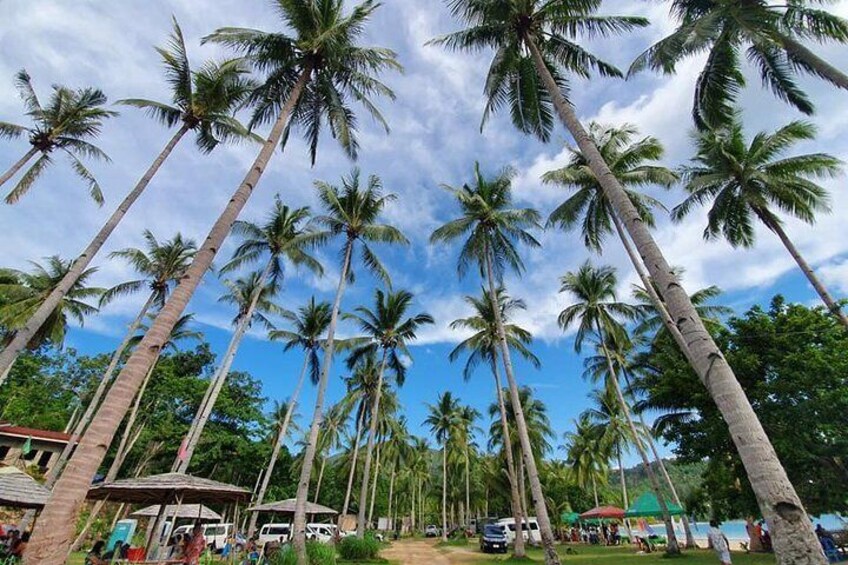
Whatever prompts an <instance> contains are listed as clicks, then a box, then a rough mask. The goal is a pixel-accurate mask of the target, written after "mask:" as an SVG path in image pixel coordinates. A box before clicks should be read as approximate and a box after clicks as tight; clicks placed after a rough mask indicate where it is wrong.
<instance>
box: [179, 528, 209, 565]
mask: <svg viewBox="0 0 848 565" xmlns="http://www.w3.org/2000/svg"><path fill="white" fill-rule="evenodd" d="M205 549H206V538H204V537H203V525H202V524H200V522H198V523H197V524H195V525H194V529H193V530H192V531H191V541H190V542H188V544H186V546H185V552H184V557H183V563H184V564H185V565H198V563H199V562H200V556H201V555H202V554H203V551H204V550H205Z"/></svg>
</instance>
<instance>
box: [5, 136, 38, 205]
mask: <svg viewBox="0 0 848 565" xmlns="http://www.w3.org/2000/svg"><path fill="white" fill-rule="evenodd" d="M36 153H38V148H37V147H32V148H31V149H30V150H29V151H27V152H26V153H24V156H23V157H21V158H20V159H18V160H17V161H16V162H15V163H13V164H12V166H11V167H9V170H8V171H6V172H5V173H3V175H2V176H0V186H3V185H4V184H6V181H8V180H9V179H10V178H12V177H13V176H15V174H16V173H17V172H18V171H20V170H21V168H22V167H23V166H24V165H26V164H27V162H29V160H30V159H32V158H33V157H35V154H36ZM7 198H8V197H7ZM6 204H11V202H9V201H8V200H6Z"/></svg>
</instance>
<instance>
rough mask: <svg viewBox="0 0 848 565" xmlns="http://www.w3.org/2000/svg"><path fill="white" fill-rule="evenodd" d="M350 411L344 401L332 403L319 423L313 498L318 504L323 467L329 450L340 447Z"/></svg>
mask: <svg viewBox="0 0 848 565" xmlns="http://www.w3.org/2000/svg"><path fill="white" fill-rule="evenodd" d="M349 415H350V413H349V412H348V411H347V409H346V407H345V405H344V403H339V404H334V405H333V406H331V407H330V408H329V409H328V410H327V416H326V417H325V418H324V421H323V422H322V425H321V434H320V435H319V436H318V453H319V455H320V457H321V469H320V470H319V472H318V482H317V483H316V485H315V499H314V500H313V502H315V504H318V496H319V495H320V494H321V482H322V481H323V479H324V469H325V467H326V466H327V459H329V457H330V452H332V451H333V450H335V449H340V448H341V446H342V438H343V437H344V435H345V432H346V430H347V418H348V416H349Z"/></svg>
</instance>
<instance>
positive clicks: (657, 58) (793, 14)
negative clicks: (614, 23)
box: [630, 0, 848, 126]
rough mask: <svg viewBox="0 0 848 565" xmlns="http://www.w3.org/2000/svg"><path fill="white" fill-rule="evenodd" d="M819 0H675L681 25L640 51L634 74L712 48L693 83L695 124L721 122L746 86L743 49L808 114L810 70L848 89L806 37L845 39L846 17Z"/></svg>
mask: <svg viewBox="0 0 848 565" xmlns="http://www.w3.org/2000/svg"><path fill="white" fill-rule="evenodd" d="M820 3H821V2H817V1H815V0H812V1H810V0H793V1H791V2H785V3H781V4H775V3H771V2H765V1H756V2H745V3H739V2H727V1H724V0H707V1H703V0H674V1H673V2H672V7H671V14H672V16H673V17H674V18H675V19H676V20H677V22H678V26H677V28H676V29H675V30H674V31H673V32H672V33H671V34H670V35H669V36H668V37H665V38H663V39H662V40H660V41H658V42H657V43H656V44H654V45H652V46H651V47H650V48H649V49H648V50H647V51H645V52H644V53H642V54H641V55H640V56H639V57H638V58H637V59H636V61H635V62H634V63H633V65H632V66H631V68H630V73H634V72H637V71H639V70H642V69H644V68H646V67H648V68H650V69H652V70H655V71H661V72H663V73H666V74H672V73H674V71H675V69H676V68H677V65H678V64H679V63H680V62H681V61H683V60H684V59H688V58H689V57H690V56H692V55H697V54H700V53H705V52H706V53H709V55H708V56H707V61H706V64H705V65H704V68H703V70H702V71H701V74H700V75H699V76H698V81H697V83H696V85H695V100H694V106H693V111H692V113H693V115H694V117H695V120H696V122H697V123H698V124H700V125H701V126H702V125H705V124H713V125H715V124H718V123H721V122H722V121H723V120H724V119H725V118H726V117H727V116H730V115H731V114H732V111H733V106H734V102H735V101H736V98H737V96H738V93H739V91H740V90H741V89H742V88H743V87H744V86H745V75H744V74H743V72H742V69H741V61H740V55H741V50H742V49H745V58H746V59H747V60H748V61H749V62H750V63H751V64H752V65H753V66H754V67H755V68H756V70H758V71H759V73H760V77H761V78H762V81H763V85H764V86H767V87H768V88H769V89H771V91H772V92H773V93H774V95H775V96H777V97H778V98H780V99H781V100H783V101H785V102H787V103H789V104H791V105H792V106H794V107H795V108H796V109H798V110H800V111H801V112H803V113H805V114H812V113H813V110H814V107H813V103H812V102H811V101H810V99H809V98H808V97H807V94H806V93H805V92H804V90H803V89H802V88H801V86H800V85H799V84H798V82H797V79H798V78H799V75H802V74H809V75H813V76H815V77H817V78H820V79H823V80H826V81H827V82H829V83H831V84H834V85H836V86H838V87H839V88H843V89H848V75H846V74H845V73H844V72H842V71H840V70H838V69H837V68H836V67H834V66H833V65H831V64H830V63H828V62H827V61H825V60H823V59H822V58H821V57H819V56H818V55H816V54H815V53H814V52H813V51H812V50H811V49H810V48H809V47H807V46H806V45H805V44H806V43H808V42H809V41H811V40H812V41H815V42H818V43H826V42H831V41H835V42H838V43H848V21H846V20H845V19H843V18H840V17H838V16H836V15H834V14H830V13H828V12H827V11H825V10H821V9H818V8H814V7H813V6H812V5H813V4H820Z"/></svg>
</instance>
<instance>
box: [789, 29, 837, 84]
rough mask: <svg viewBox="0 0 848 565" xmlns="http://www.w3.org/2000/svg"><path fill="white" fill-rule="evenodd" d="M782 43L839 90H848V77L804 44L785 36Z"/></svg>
mask: <svg viewBox="0 0 848 565" xmlns="http://www.w3.org/2000/svg"><path fill="white" fill-rule="evenodd" d="M779 38H780V39H779V40H780V42H781V43H782V44H783V47H784V48H785V49H786V51H788V52H789V53H791V54H792V55H794V56H795V57H797V58H798V59H801V60H803V61H804V62H805V63H807V64H808V65H809V66H810V67H812V68H813V70H814V72H815V74H817V75H818V76H820V77H821V78H823V79H825V80H826V81H828V82H830V83H831V84H834V85H836V86H838V87H839V88H842V89H846V90H848V75H846V74H845V73H843V72H842V71H840V70H839V69H837V68H836V67H834V66H833V65H831V64H830V63H828V62H827V61H825V60H824V59H822V58H821V57H819V56H818V55H816V54H815V53H813V52H812V51H811V50H810V49H807V47H806V46H804V45H803V44H801V43H799V42H797V41H795V40H794V39H792V38H791V37H787V36H785V35H780V36H779Z"/></svg>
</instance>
